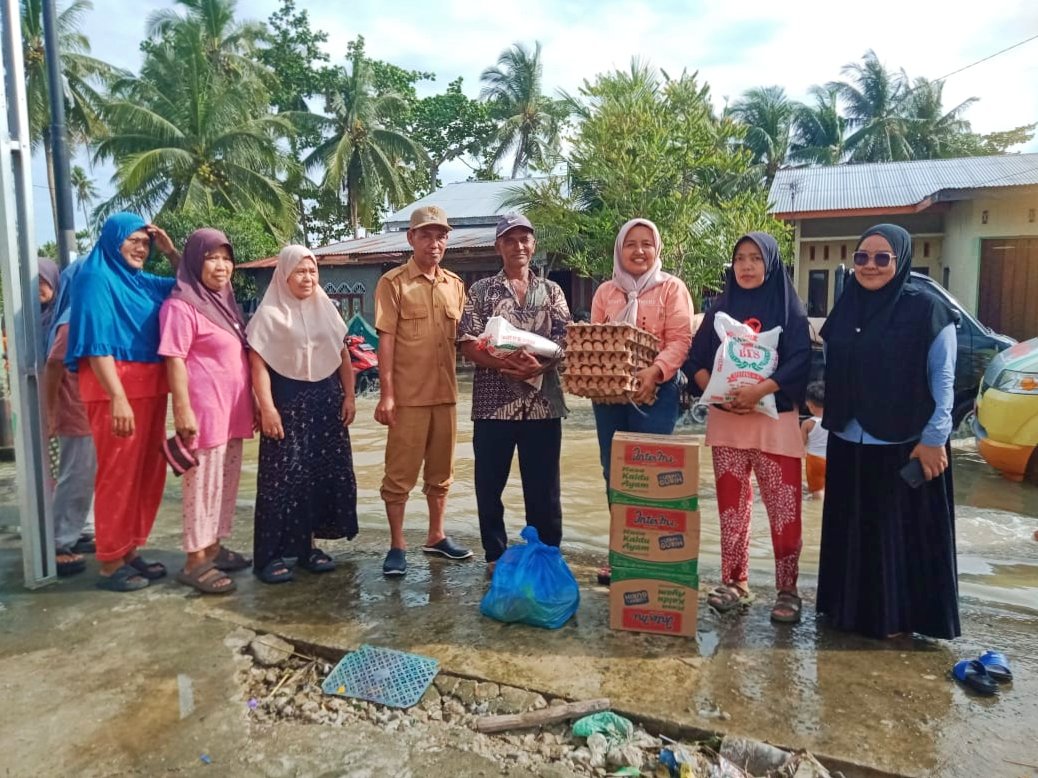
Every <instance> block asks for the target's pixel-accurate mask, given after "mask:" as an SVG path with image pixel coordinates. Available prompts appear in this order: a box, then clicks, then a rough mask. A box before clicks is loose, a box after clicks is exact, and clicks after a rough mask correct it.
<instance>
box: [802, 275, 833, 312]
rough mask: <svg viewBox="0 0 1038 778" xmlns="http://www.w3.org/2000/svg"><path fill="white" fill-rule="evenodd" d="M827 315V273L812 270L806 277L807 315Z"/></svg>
mask: <svg viewBox="0 0 1038 778" xmlns="http://www.w3.org/2000/svg"><path fill="white" fill-rule="evenodd" d="M827 313H829V271H828V270H812V271H811V272H810V273H808V276H807V315H808V316H825V315H826V314H827Z"/></svg>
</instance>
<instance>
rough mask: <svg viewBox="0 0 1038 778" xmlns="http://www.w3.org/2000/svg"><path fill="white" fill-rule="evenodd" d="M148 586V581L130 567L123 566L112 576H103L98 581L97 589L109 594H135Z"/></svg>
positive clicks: (135, 569)
mask: <svg viewBox="0 0 1038 778" xmlns="http://www.w3.org/2000/svg"><path fill="white" fill-rule="evenodd" d="M147 586H148V579H147V578H145V577H144V576H143V575H141V574H140V571H139V570H138V569H137V568H135V567H130V565H123V566H122V567H120V568H119V569H118V570H116V571H115V572H114V573H112V574H111V575H102V576H101V577H100V578H98V579H97V588H98V589H105V590H107V591H109V592H135V591H137V590H138V589H144V588H145V587H147Z"/></svg>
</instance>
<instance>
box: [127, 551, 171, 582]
mask: <svg viewBox="0 0 1038 778" xmlns="http://www.w3.org/2000/svg"><path fill="white" fill-rule="evenodd" d="M126 564H128V565H129V566H130V567H132V568H133V569H134V570H136V571H137V572H138V573H140V574H141V575H143V576H144V577H145V578H147V579H148V580H149V581H157V580H158V579H160V578H162V577H164V576H165V575H166V566H165V565H164V564H162V562H146V561H145V560H144V557H142V556H140V555H139V554H138V555H137V556H135V557H134V558H133V559H131V560H130V561H129V562H127V563H126Z"/></svg>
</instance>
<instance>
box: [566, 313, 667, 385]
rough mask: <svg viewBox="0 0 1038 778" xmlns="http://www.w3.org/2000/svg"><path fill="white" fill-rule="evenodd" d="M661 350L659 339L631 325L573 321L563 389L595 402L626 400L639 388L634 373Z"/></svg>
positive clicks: (569, 329)
mask: <svg viewBox="0 0 1038 778" xmlns="http://www.w3.org/2000/svg"><path fill="white" fill-rule="evenodd" d="M658 353H659V339H658V338H657V337H656V336H655V335H653V334H651V333H649V332H646V331H644V330H640V329H638V328H637V327H633V326H631V325H630V324H570V325H569V326H567V327H566V362H565V367H564V372H563V388H564V389H565V390H566V391H567V392H569V393H570V394H574V395H577V396H578V397H588V398H590V399H592V400H594V401H595V402H601V403H622V402H627V401H628V400H629V399H630V396H631V394H632V393H633V392H634V391H635V389H636V388H637V386H636V384H635V381H634V376H635V374H636V373H637V372H638V371H639V370H643V369H644V368H646V367H648V366H649V365H651V364H652V363H653V360H655V359H656V355H657V354H658Z"/></svg>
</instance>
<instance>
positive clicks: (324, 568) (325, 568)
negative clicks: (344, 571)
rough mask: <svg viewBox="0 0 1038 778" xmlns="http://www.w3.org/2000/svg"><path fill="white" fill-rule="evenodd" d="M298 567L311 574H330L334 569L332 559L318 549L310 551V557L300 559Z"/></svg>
mask: <svg viewBox="0 0 1038 778" xmlns="http://www.w3.org/2000/svg"><path fill="white" fill-rule="evenodd" d="M299 565H300V567H302V568H304V569H306V570H309V571H310V572H311V573H330V572H331V571H332V570H334V569H335V562H334V561H333V560H332V558H331V557H330V556H328V555H327V554H326V553H324V552H323V551H321V549H319V548H312V549H310V555H309V556H308V557H307V558H306V559H300V560H299Z"/></svg>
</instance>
